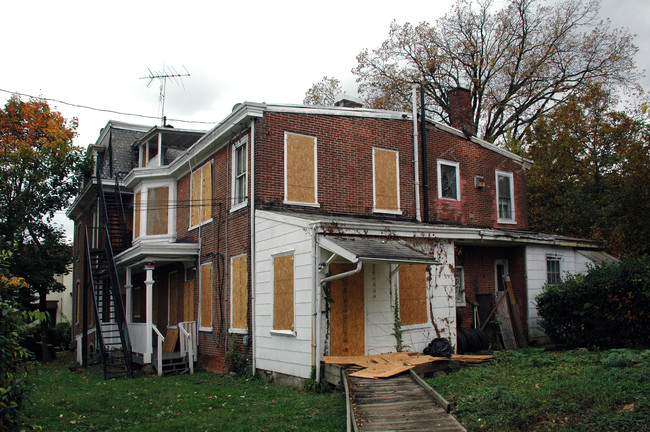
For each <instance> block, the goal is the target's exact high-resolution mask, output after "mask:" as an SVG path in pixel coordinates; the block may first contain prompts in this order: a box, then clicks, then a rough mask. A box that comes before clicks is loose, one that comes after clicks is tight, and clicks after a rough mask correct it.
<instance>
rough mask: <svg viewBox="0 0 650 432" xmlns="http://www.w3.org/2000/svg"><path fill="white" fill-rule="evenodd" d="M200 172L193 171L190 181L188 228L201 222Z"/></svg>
mask: <svg viewBox="0 0 650 432" xmlns="http://www.w3.org/2000/svg"><path fill="white" fill-rule="evenodd" d="M200 208H201V170H197V171H194V172H193V173H192V177H191V179H190V227H193V226H197V225H198V224H199V223H200V222H201V213H200Z"/></svg>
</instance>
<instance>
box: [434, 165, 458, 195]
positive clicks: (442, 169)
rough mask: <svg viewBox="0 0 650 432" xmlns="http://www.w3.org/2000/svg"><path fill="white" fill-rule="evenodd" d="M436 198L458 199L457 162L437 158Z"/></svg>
mask: <svg viewBox="0 0 650 432" xmlns="http://www.w3.org/2000/svg"><path fill="white" fill-rule="evenodd" d="M438 198H444V199H451V200H460V181H459V175H458V162H451V161H446V160H441V159H439V160H438Z"/></svg>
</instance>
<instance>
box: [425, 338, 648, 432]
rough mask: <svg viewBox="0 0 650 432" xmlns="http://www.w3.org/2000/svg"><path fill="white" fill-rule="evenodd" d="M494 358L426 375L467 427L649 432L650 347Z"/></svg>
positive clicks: (507, 353) (526, 352)
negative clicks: (486, 361) (480, 363)
mask: <svg viewBox="0 0 650 432" xmlns="http://www.w3.org/2000/svg"><path fill="white" fill-rule="evenodd" d="M495 356H496V360H494V361H493V362H491V363H488V364H482V365H479V366H475V367H471V368H463V369H460V370H458V371H456V372H452V373H449V374H448V375H447V376H444V377H440V378H432V379H428V380H427V381H428V382H429V384H430V385H431V386H432V387H433V388H435V389H436V390H437V391H438V392H439V393H441V394H442V395H443V396H444V397H445V398H446V399H447V400H449V401H450V402H451V403H452V409H453V414H454V416H455V417H456V418H457V419H458V420H459V421H460V422H461V423H463V425H464V426H465V427H466V428H467V429H468V430H469V431H495V432H496V431H499V432H505V431H621V432H632V431H650V350H645V351H637V350H607V351H602V352H589V351H586V350H574V351H566V352H546V351H543V350H541V349H526V350H521V351H503V352H496V353H495Z"/></svg>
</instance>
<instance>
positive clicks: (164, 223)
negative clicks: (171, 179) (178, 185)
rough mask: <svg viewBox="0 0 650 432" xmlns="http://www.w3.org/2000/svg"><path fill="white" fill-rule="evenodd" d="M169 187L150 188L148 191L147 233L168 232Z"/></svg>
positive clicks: (158, 233)
mask: <svg viewBox="0 0 650 432" xmlns="http://www.w3.org/2000/svg"><path fill="white" fill-rule="evenodd" d="M168 207H169V187H168V186H163V187H159V188H152V189H149V190H148V192H147V230H146V232H147V235H161V234H167V228H168V221H169V208H168Z"/></svg>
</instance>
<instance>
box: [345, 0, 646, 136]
mask: <svg viewBox="0 0 650 432" xmlns="http://www.w3.org/2000/svg"><path fill="white" fill-rule="evenodd" d="M599 9H600V3H599V1H598V0H588V1H581V0H558V1H557V2H556V3H554V4H551V5H548V6H547V5H544V4H542V0H509V1H508V2H507V3H506V4H505V5H504V7H503V9H501V10H498V11H494V10H493V7H492V1H491V0H458V1H457V3H456V4H455V5H454V6H453V7H452V9H451V10H450V11H449V12H448V13H447V14H446V15H445V16H444V17H442V18H440V19H439V20H437V21H436V23H435V25H433V26H431V25H429V24H428V23H427V22H422V23H420V24H419V25H417V26H412V25H411V24H409V23H406V24H404V25H399V24H397V23H396V22H395V21H393V23H392V24H391V28H390V33H389V37H388V39H387V40H386V41H384V42H383V43H382V45H381V46H380V47H379V48H376V49H374V50H372V51H369V50H367V49H365V50H363V51H362V52H361V53H360V54H359V55H358V56H357V60H358V65H357V67H356V68H355V69H353V73H354V74H355V75H357V81H358V82H359V92H360V94H361V95H362V97H363V98H364V99H365V100H366V103H367V104H368V105H369V106H372V107H375V108H389V109H402V110H404V109H407V107H408V104H409V98H410V96H409V90H410V89H411V86H412V84H420V85H422V87H423V88H424V89H425V92H426V96H427V105H428V106H427V109H428V111H429V115H432V116H433V117H434V118H437V119H438V120H442V121H444V122H447V123H448V122H449V120H448V100H447V91H448V90H449V89H450V88H454V87H465V88H468V89H469V90H470V91H471V95H472V104H473V109H474V120H475V122H476V124H477V125H478V130H479V134H480V135H482V137H483V138H485V139H487V140H489V141H495V140H504V139H505V138H506V137H510V138H511V139H514V140H520V139H521V138H522V137H523V136H524V133H525V131H526V130H527V129H528V128H529V127H530V125H531V124H532V123H533V122H534V121H535V119H537V118H538V117H539V116H540V115H541V114H544V113H546V112H548V110H549V109H550V108H551V107H552V106H553V105H555V104H556V103H558V102H562V101H565V100H566V99H567V97H569V96H571V95H573V94H576V93H578V92H580V91H582V90H583V89H584V88H585V86H587V85H589V83H590V82H594V81H598V82H600V83H603V84H605V85H625V86H628V85H633V84H635V83H636V80H637V78H638V74H637V72H636V68H635V63H634V60H633V56H634V55H635V53H636V52H637V47H636V46H634V44H633V43H632V41H633V37H632V36H631V35H630V34H629V33H628V31H627V30H625V29H612V28H611V27H610V23H609V21H601V20H599V19H598V17H597V15H598V11H599Z"/></svg>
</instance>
